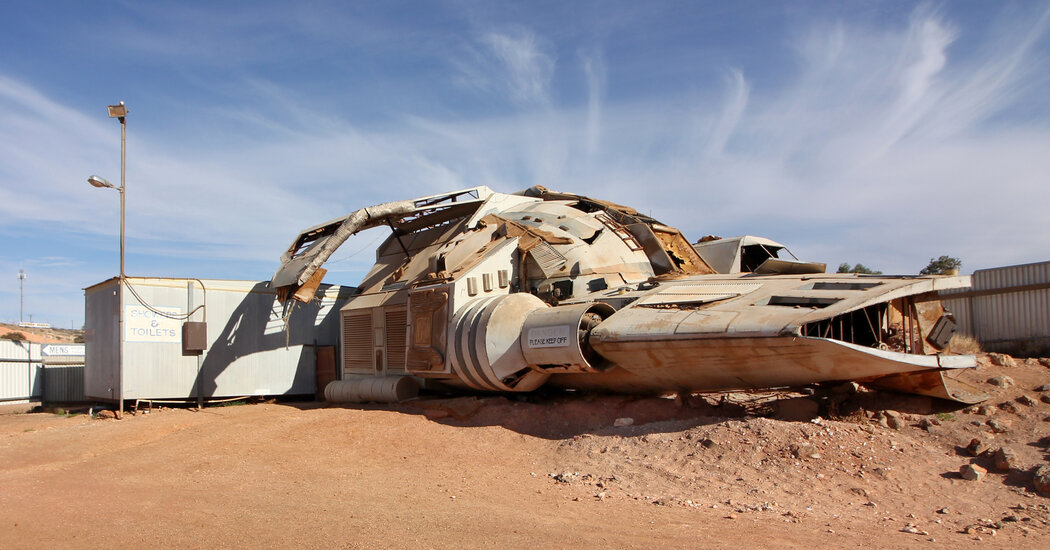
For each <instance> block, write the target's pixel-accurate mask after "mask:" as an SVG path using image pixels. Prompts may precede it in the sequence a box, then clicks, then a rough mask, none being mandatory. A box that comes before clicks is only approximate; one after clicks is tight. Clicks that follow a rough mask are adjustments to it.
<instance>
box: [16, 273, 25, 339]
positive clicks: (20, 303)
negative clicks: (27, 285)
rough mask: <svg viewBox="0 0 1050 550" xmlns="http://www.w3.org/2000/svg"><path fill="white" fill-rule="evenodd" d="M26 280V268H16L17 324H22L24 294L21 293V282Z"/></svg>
mask: <svg viewBox="0 0 1050 550" xmlns="http://www.w3.org/2000/svg"><path fill="white" fill-rule="evenodd" d="M25 280H26V270H24V269H19V270H18V324H20V325H21V324H22V312H23V311H25V304H26V300H25V296H24V294H23V293H22V283H23V282H25Z"/></svg>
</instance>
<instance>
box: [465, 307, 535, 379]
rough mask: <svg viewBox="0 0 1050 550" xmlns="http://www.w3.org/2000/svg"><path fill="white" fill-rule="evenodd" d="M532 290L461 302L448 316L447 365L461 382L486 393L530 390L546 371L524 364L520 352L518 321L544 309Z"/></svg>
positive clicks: (520, 322)
mask: <svg viewBox="0 0 1050 550" xmlns="http://www.w3.org/2000/svg"><path fill="white" fill-rule="evenodd" d="M547 307H548V306H547V304H545V303H543V301H542V300H540V299H539V298H537V297H535V296H533V295H532V294H526V293H523V292H522V293H517V294H505V295H502V296H495V297H491V298H482V299H480V300H476V301H474V302H472V303H470V304H467V306H466V307H464V308H463V309H462V310H461V311H460V312H459V313H457V314H456V317H455V318H454V319H453V321H452V323H453V326H455V327H456V332H455V335H454V340H453V341H451V342H449V347H450V348H452V349H451V353H450V356H449V357H450V359H451V360H452V368H453V370H454V371H455V373H456V375H457V376H459V378H460V380H462V381H463V383H465V384H466V385H468V386H470V387H472V388H474V389H478V390H487V391H532V390H534V389H536V388H538V387H540V386H541V385H543V383H544V382H546V381H547V378H549V377H550V375H549V374H547V373H544V372H539V371H536V370H533V369H531V368H529V365H528V364H527V363H526V362H525V358H524V357H523V356H522V353H521V344H520V340H519V338H520V336H521V331H522V328H521V325H522V323H523V322H524V321H525V318H526V317H527V316H528V315H529V312H532V311H535V310H537V309H547Z"/></svg>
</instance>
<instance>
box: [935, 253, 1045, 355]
mask: <svg viewBox="0 0 1050 550" xmlns="http://www.w3.org/2000/svg"><path fill="white" fill-rule="evenodd" d="M941 299H942V300H943V302H944V304H945V306H946V307H947V308H948V309H949V310H951V312H952V313H953V314H954V315H955V320H956V323H958V330H959V332H962V333H964V334H968V335H970V336H972V337H973V338H974V339H976V340H977V342H978V343H980V344H981V348H982V349H984V350H985V351H999V352H1003V353H1010V354H1012V355H1018V356H1048V355H1050V262H1039V263H1034V264H1024V265H1015V266H1009V267H997V268H992V269H982V270H979V271H975V272H974V274H973V288H971V289H964V290H951V291H945V292H942V293H941Z"/></svg>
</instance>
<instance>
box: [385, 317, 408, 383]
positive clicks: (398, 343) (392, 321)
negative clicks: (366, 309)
mask: <svg viewBox="0 0 1050 550" xmlns="http://www.w3.org/2000/svg"><path fill="white" fill-rule="evenodd" d="M407 333H408V312H407V311H406V310H404V309H394V310H387V311H386V364H387V368H389V369H393V370H405V356H406V354H407V352H408V345H407V344H408V342H407V337H408V334H407Z"/></svg>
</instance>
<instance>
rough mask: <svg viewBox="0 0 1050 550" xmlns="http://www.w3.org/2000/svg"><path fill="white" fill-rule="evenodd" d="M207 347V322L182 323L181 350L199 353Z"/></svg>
mask: <svg viewBox="0 0 1050 550" xmlns="http://www.w3.org/2000/svg"><path fill="white" fill-rule="evenodd" d="M206 349H208V324H207V323H204V322H201V321H186V322H185V323H183V324H182V352H183V353H200V352H202V351H204V350H206Z"/></svg>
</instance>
